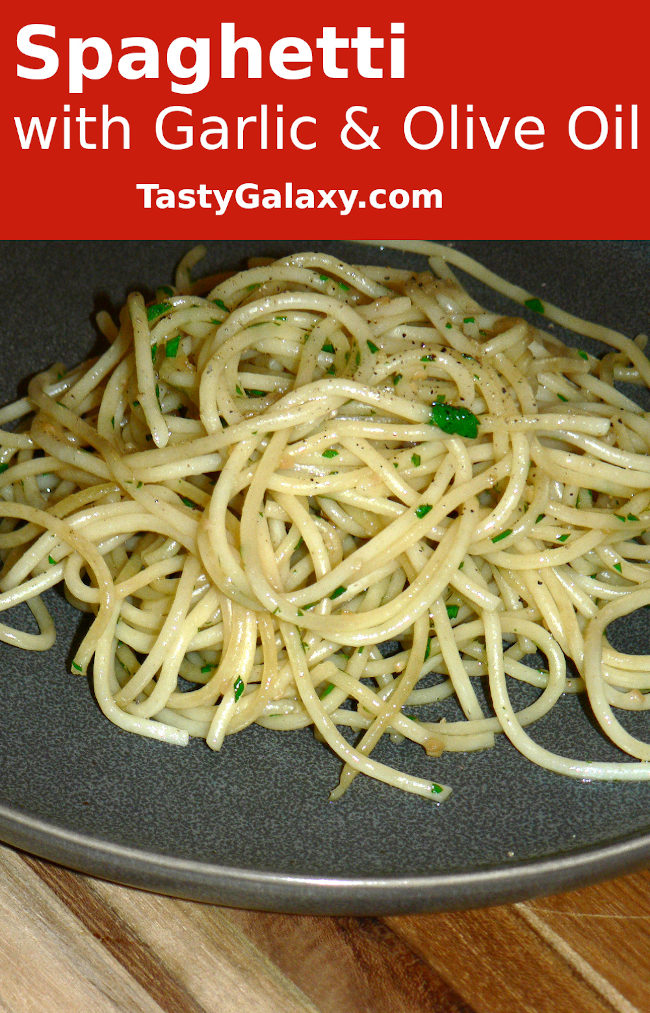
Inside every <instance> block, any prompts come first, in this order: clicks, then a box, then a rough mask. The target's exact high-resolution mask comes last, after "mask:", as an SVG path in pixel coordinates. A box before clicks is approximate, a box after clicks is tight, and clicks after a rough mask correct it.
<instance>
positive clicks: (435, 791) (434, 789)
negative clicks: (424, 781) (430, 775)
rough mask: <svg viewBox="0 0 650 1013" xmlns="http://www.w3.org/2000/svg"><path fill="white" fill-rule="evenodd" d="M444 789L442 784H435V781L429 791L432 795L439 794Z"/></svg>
mask: <svg viewBox="0 0 650 1013" xmlns="http://www.w3.org/2000/svg"><path fill="white" fill-rule="evenodd" d="M444 790H445V789H444V788H443V787H442V785H441V784H436V783H435V781H434V782H433V784H432V785H431V792H432V794H434V795H440V794H441V793H442V792H443V791H444Z"/></svg>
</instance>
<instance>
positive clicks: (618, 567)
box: [614, 563, 623, 573]
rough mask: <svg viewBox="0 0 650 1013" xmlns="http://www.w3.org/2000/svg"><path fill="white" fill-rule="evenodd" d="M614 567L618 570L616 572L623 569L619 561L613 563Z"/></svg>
mask: <svg viewBox="0 0 650 1013" xmlns="http://www.w3.org/2000/svg"><path fill="white" fill-rule="evenodd" d="M614 569H615V570H618V572H619V573H621V572H622V570H623V567H622V566H621V564H620V563H614Z"/></svg>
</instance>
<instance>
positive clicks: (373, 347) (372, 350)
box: [366, 341, 379, 355]
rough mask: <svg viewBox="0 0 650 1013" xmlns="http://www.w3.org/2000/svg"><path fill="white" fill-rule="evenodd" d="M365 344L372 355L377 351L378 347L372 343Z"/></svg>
mask: <svg viewBox="0 0 650 1013" xmlns="http://www.w3.org/2000/svg"><path fill="white" fill-rule="evenodd" d="M366 344H367V346H368V348H369V349H370V351H371V352H372V354H373V355H374V354H375V353H376V352H378V351H379V347H378V346H377V345H376V344H375V343H374V341H366Z"/></svg>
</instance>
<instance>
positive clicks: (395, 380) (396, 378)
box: [393, 373, 402, 387]
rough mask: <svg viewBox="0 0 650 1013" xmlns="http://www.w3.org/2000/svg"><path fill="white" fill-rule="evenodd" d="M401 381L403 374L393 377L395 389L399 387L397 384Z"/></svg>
mask: <svg viewBox="0 0 650 1013" xmlns="http://www.w3.org/2000/svg"><path fill="white" fill-rule="evenodd" d="M401 379H402V374H401V373H395V376H394V377H393V387H397V384H398V383H399V382H400V380H401Z"/></svg>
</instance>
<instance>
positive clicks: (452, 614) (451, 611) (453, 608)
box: [447, 605, 460, 619]
mask: <svg viewBox="0 0 650 1013" xmlns="http://www.w3.org/2000/svg"><path fill="white" fill-rule="evenodd" d="M459 608H460V605H447V615H448V616H449V618H450V619H455V618H456V616H457V615H458V609H459Z"/></svg>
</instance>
